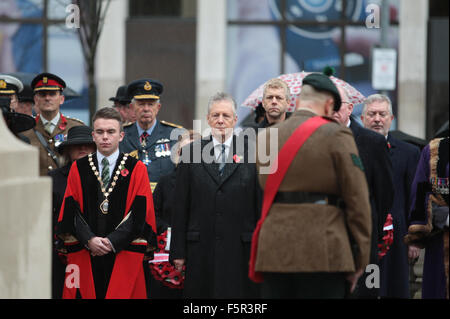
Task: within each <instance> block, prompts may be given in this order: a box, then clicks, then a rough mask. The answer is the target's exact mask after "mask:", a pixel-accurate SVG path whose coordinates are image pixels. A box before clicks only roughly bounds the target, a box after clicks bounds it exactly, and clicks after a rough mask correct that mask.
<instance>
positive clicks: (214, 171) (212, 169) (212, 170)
mask: <svg viewBox="0 0 450 319" xmlns="http://www.w3.org/2000/svg"><path fill="white" fill-rule="evenodd" d="M201 143H202V147H201V149H202V156H203V150H204V148H205V147H207V146H208V145H209V147H210V154H209V155H210V156H211V158H212V159H213V161H212V162H211V163H206V162H205V161H204V159H203V158H202V160H201V163H202V165H203V167H204V168H205V170H206V171H207V172H208V174H209V175H210V176H211V178H212V179H213V180H214V182H216V184H217V185H219V184H220V180H221V177H220V175H219V164H218V163H216V162H215V157H214V147H212V136H210V137H209V139H201ZM225 166H226V165H225Z"/></svg>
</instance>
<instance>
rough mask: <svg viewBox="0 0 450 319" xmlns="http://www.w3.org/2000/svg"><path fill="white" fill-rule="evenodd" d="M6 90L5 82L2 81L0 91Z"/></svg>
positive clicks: (0, 81)
mask: <svg viewBox="0 0 450 319" xmlns="http://www.w3.org/2000/svg"><path fill="white" fill-rule="evenodd" d="M5 88H6V82H5V80H0V89H5Z"/></svg>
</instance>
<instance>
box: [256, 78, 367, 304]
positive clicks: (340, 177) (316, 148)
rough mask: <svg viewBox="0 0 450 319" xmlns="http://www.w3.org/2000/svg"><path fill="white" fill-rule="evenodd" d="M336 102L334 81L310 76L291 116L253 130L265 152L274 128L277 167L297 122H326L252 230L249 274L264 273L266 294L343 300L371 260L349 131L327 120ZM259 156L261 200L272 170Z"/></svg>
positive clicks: (363, 189) (363, 191) (363, 190)
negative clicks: (276, 134) (257, 132)
mask: <svg viewBox="0 0 450 319" xmlns="http://www.w3.org/2000/svg"><path fill="white" fill-rule="evenodd" d="M340 105H341V100H340V97H339V92H338V91H337V89H336V87H335V86H334V84H333V83H332V82H331V80H330V79H329V78H328V77H327V76H325V75H323V74H318V73H315V74H311V75H309V76H308V77H306V78H305V79H304V81H303V87H302V92H301V94H300V97H299V100H298V101H297V109H296V111H295V112H294V113H293V114H292V116H291V117H290V118H289V119H287V120H286V121H284V122H283V123H280V124H277V125H275V126H272V128H271V129H266V130H265V131H263V132H262V133H260V134H259V135H258V145H263V144H260V143H261V140H265V143H266V144H265V145H266V147H267V149H269V145H270V136H271V134H274V132H273V131H272V130H273V129H277V130H278V152H277V153H278V163H279V164H278V169H277V170H279V169H280V167H281V163H282V162H283V161H285V160H287V159H286V158H282V156H280V150H281V149H282V147H283V146H284V145H285V143H286V141H287V140H288V139H289V138H290V136H291V135H292V134H293V132H294V131H295V130H296V129H297V127H299V126H300V125H301V124H303V123H304V122H305V121H307V120H309V119H311V118H313V117H316V116H318V117H317V118H316V119H320V120H321V121H323V118H325V119H326V120H327V121H324V122H325V124H323V125H322V126H320V127H318V128H317V130H316V131H313V133H312V134H311V136H310V137H309V138H308V139H306V141H305V142H304V144H303V146H302V147H301V148H300V150H299V151H298V152H297V153H296V154H295V155H294V157H293V160H292V162H290V165H289V166H288V168H287V171H286V174H285V175H284V177H283V178H282V179H281V184H280V186H279V188H278V189H275V190H274V192H276V195H275V197H274V200H273V202H272V204H271V206H270V208H269V210H268V214H267V215H266V218H264V217H265V216H264V215H263V216H262V219H261V221H260V228H259V230H258V228H257V231H255V235H254V237H253V241H254V242H256V243H257V245H256V246H255V245H254V248H253V250H252V258H251V260H250V278H252V279H253V280H255V281H261V277H259V279H256V278H257V277H256V276H254V277H253V275H254V273H252V269H254V271H256V273H257V274H258V275H262V278H263V283H262V291H263V298H344V297H345V296H346V294H347V293H348V292H349V290H350V289H354V287H355V285H356V281H357V279H358V278H359V276H360V275H361V274H362V272H363V270H364V269H365V267H366V265H367V264H368V262H369V252H370V236H371V215H370V205H369V196H368V186H367V182H366V179H365V176H364V171H363V166H362V164H361V161H360V159H359V154H358V150H357V148H356V145H355V141H354V139H353V136H352V132H351V131H350V129H348V128H347V127H343V126H341V125H339V124H338V123H336V122H334V121H333V120H332V119H331V114H332V112H333V110H339V107H340ZM319 117H320V118H319ZM271 131H272V132H271ZM302 134H303V132H302ZM291 141H292V140H291ZM296 141H298V140H297V139H296ZM296 143H297V142H296ZM294 144H295V143H294ZM259 151H261V150H258V152H259ZM266 154H267V152H266ZM257 156H258V157H257V166H258V170H259V182H260V185H261V187H262V188H263V189H264V191H265V193H264V194H265V195H264V201H266V199H267V190H266V188H268V184H266V182H267V180H268V178H269V176H270V175H268V174H267V173H265V174H262V173H261V172H263V170H262V168H263V167H265V168H267V163H263V162H262V156H260V154H259V153H257ZM266 172H267V170H266ZM271 173H273V171H272V172H271ZM274 174H276V173H274ZM274 176H275V175H274ZM272 177H273V176H272ZM274 184H275V183H272V185H274ZM269 188H270V187H269ZM263 205H264V204H263ZM263 207H264V206H263ZM263 214H264V209H263ZM258 231H259V234H258ZM351 238H352V240H351ZM352 243H353V244H352ZM353 247H357V249H356V250H355V251H354V252H353V251H352V250H354V249H352V248H353ZM254 253H256V254H254ZM353 254H354V256H353ZM252 265H254V266H253V268H252Z"/></svg>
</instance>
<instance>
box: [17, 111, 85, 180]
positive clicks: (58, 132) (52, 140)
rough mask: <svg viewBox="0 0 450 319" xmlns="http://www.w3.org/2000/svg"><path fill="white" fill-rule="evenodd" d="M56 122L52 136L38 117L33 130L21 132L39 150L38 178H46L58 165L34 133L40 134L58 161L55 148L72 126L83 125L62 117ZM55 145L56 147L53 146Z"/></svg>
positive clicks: (77, 121) (59, 156)
mask: <svg viewBox="0 0 450 319" xmlns="http://www.w3.org/2000/svg"><path fill="white" fill-rule="evenodd" d="M60 114H61V117H60V119H59V121H58V124H57V125H56V127H55V128H54V130H53V133H52V134H49V133H48V132H47V131H46V130H45V128H44V124H43V123H42V120H41V119H40V117H39V116H38V117H37V118H36V126H35V128H34V129H31V130H28V131H25V132H23V133H22V134H23V135H24V136H26V137H27V138H28V139H29V140H30V144H31V145H33V146H36V147H37V148H38V149H39V174H40V176H47V174H48V172H49V171H51V170H52V169H55V168H58V164H57V163H56V161H55V160H54V159H53V157H52V155H51V153H49V152H48V151H47V149H46V148H45V147H44V146H43V145H42V143H41V142H40V141H39V139H38V137H37V135H36V132H35V130H36V131H38V132H39V133H41V134H42V136H43V137H44V139H45V140H46V142H47V143H48V146H49V148H50V149H51V150H53V152H54V154H56V156H57V158H58V160H60V159H61V155H60V154H59V153H58V152H57V151H56V146H57V145H59V144H60V143H62V142H63V141H64V140H65V139H66V138H67V132H68V131H69V129H70V128H72V127H74V126H79V125H84V123H83V122H82V121H80V120H77V119H72V118H69V117H65V116H63V114H62V113H60ZM55 144H56V146H55Z"/></svg>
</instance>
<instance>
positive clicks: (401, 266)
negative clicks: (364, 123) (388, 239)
mask: <svg viewBox="0 0 450 319" xmlns="http://www.w3.org/2000/svg"><path fill="white" fill-rule="evenodd" d="M387 140H388V142H389V144H390V149H389V155H390V157H391V161H392V165H393V174H394V187H395V197H394V202H393V206H392V210H391V213H392V218H393V224H394V242H393V244H392V245H391V247H390V249H389V251H388V252H387V254H386V256H385V257H384V258H383V259H382V260H381V287H380V290H381V296H382V297H390V298H409V297H410V293H409V262H408V246H407V245H406V244H405V243H404V242H403V237H404V236H405V235H406V234H407V233H408V223H407V220H408V213H409V200H410V194H411V186H412V182H413V180H414V175H415V173H416V168H417V164H418V162H419V158H420V149H419V148H418V147H417V146H415V145H412V144H409V143H406V142H403V141H400V140H398V139H396V138H394V137H392V136H391V135H390V134H389V135H388V139H387Z"/></svg>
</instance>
